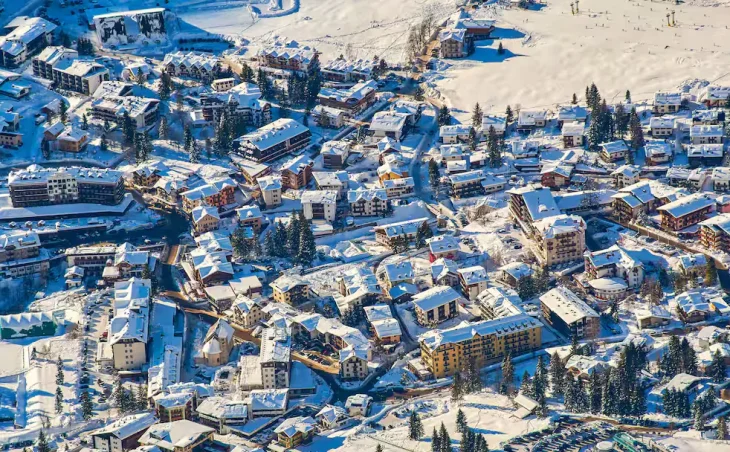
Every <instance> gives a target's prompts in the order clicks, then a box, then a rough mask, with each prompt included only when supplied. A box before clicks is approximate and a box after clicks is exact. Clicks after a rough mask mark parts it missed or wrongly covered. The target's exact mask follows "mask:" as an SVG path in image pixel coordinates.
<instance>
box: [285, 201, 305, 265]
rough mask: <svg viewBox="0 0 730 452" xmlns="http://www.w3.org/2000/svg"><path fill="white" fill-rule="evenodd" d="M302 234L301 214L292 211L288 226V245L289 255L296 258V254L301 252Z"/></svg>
mask: <svg viewBox="0 0 730 452" xmlns="http://www.w3.org/2000/svg"><path fill="white" fill-rule="evenodd" d="M301 236H302V225H301V224H300V223H299V215H297V214H296V213H294V212H292V213H291V216H290V220H289V225H288V226H287V228H286V247H287V251H288V252H289V256H291V257H292V258H294V260H296V256H297V255H298V254H299V241H300V239H301Z"/></svg>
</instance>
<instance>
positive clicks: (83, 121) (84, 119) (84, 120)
mask: <svg viewBox="0 0 730 452" xmlns="http://www.w3.org/2000/svg"><path fill="white" fill-rule="evenodd" d="M81 129H82V130H89V119H88V118H87V117H86V113H84V114H83V116H81Z"/></svg>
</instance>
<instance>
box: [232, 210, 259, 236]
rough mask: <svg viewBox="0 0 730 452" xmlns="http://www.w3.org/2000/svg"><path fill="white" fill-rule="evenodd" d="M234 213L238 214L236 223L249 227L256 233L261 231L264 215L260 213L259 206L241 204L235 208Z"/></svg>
mask: <svg viewBox="0 0 730 452" xmlns="http://www.w3.org/2000/svg"><path fill="white" fill-rule="evenodd" d="M236 214H237V215H238V224H239V225H240V226H243V227H249V228H251V229H253V231H254V233H256V234H258V233H259V232H261V224H262V223H263V218H264V216H263V215H262V214H261V209H260V208H259V206H255V205H254V206H243V207H241V208H239V209H236Z"/></svg>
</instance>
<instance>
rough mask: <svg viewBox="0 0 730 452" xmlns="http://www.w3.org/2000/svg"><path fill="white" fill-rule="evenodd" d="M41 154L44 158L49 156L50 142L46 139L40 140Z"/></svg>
mask: <svg viewBox="0 0 730 452" xmlns="http://www.w3.org/2000/svg"><path fill="white" fill-rule="evenodd" d="M41 154H42V155H43V158H44V159H46V160H48V159H50V158H51V143H50V142H49V141H48V140H45V139H44V140H41Z"/></svg>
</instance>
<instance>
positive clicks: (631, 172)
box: [611, 165, 641, 178]
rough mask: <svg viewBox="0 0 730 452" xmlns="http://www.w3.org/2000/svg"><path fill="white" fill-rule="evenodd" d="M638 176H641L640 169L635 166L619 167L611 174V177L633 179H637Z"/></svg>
mask: <svg viewBox="0 0 730 452" xmlns="http://www.w3.org/2000/svg"><path fill="white" fill-rule="evenodd" d="M639 174H641V168H639V167H638V166H637V165H621V166H619V167H618V168H616V169H615V170H614V171H613V172H612V173H611V176H617V175H621V176H624V177H631V178H633V177H637V176H638V175H639Z"/></svg>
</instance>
